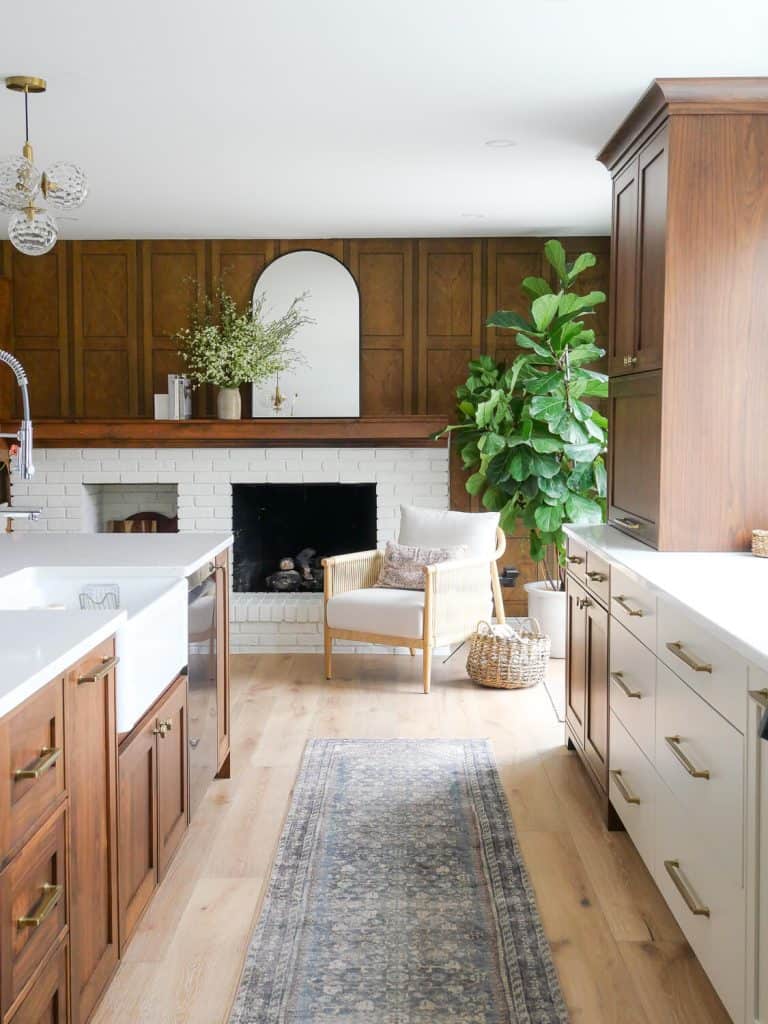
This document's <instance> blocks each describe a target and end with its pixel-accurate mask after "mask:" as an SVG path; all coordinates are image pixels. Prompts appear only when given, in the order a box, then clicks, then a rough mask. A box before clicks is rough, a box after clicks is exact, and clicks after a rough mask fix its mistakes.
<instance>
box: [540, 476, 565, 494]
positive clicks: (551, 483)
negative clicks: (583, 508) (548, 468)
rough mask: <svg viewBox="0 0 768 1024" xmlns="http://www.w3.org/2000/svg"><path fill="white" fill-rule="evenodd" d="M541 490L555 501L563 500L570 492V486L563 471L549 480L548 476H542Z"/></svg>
mask: <svg viewBox="0 0 768 1024" xmlns="http://www.w3.org/2000/svg"><path fill="white" fill-rule="evenodd" d="M539 490H540V491H541V492H542V494H544V495H546V497H547V498H549V499H551V500H553V501H563V500H564V499H565V498H566V496H567V494H568V487H567V485H566V482H565V479H564V478H563V475H562V473H561V474H559V475H558V476H553V477H552V478H551V479H549V480H547V479H546V477H540V479H539Z"/></svg>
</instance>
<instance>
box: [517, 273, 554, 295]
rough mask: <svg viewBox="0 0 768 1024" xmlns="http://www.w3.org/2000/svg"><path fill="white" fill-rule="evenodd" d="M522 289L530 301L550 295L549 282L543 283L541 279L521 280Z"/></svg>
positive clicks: (529, 278)
mask: <svg viewBox="0 0 768 1024" xmlns="http://www.w3.org/2000/svg"><path fill="white" fill-rule="evenodd" d="M522 288H523V291H524V292H525V294H526V295H528V296H529V297H530V298H531V299H538V297H539V296H540V295H550V294H551V293H552V287H551V285H550V283H549V281H545V280H544V278H543V277H525V278H523V284H522Z"/></svg>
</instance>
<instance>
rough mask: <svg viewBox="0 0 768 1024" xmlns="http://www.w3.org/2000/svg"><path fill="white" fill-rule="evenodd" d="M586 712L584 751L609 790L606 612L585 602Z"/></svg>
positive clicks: (588, 599)
mask: <svg viewBox="0 0 768 1024" xmlns="http://www.w3.org/2000/svg"><path fill="white" fill-rule="evenodd" d="M584 607H585V612H586V616H585V623H584V625H585V629H586V652H585V663H586V684H587V685H586V690H587V716H586V719H585V723H584V752H585V753H586V756H587V761H588V762H589V764H590V767H591V768H592V771H593V772H594V775H595V778H596V779H597V781H598V782H599V784H600V785H601V787H602V788H603V790H605V791H606V792H607V791H608V612H607V611H605V609H604V608H601V607H600V605H599V604H597V603H596V601H594V600H593V598H591V597H588V598H587V600H586V603H585V606H584Z"/></svg>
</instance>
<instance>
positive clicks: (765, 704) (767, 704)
mask: <svg viewBox="0 0 768 1024" xmlns="http://www.w3.org/2000/svg"><path fill="white" fill-rule="evenodd" d="M749 696H750V697H751V698H752V700H754V701H756V702H757V703H758V704H759V705H760V707H761V708H768V690H750V691H749Z"/></svg>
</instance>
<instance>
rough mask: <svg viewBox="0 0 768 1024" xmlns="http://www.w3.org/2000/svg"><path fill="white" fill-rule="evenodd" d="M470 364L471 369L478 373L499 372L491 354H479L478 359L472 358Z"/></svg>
mask: <svg viewBox="0 0 768 1024" xmlns="http://www.w3.org/2000/svg"><path fill="white" fill-rule="evenodd" d="M468 365H469V368H470V370H472V372H473V373H474V372H478V373H490V374H496V373H498V370H499V368H498V366H497V365H496V363H495V362H494V361H493V359H491V357H490V356H485V355H483V356H478V357H477V359H470V361H469V364H468Z"/></svg>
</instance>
